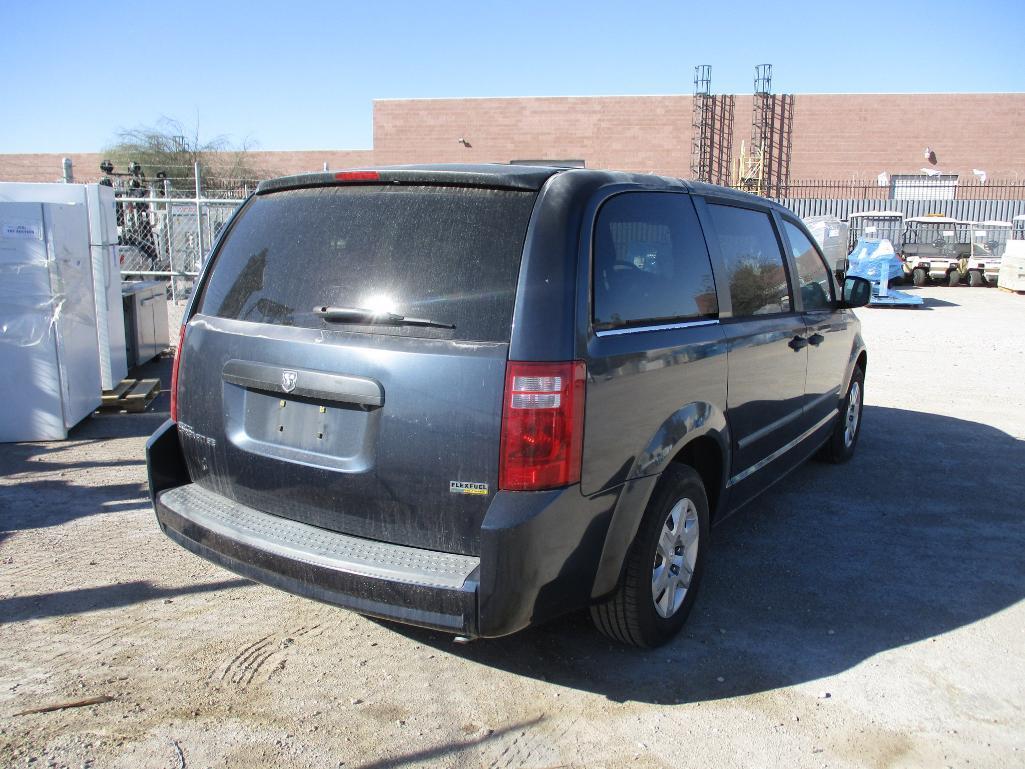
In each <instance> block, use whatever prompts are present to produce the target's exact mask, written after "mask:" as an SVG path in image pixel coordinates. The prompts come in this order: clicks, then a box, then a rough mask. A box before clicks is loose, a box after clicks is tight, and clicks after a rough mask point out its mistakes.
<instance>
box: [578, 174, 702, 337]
mask: <svg viewBox="0 0 1025 769" xmlns="http://www.w3.org/2000/svg"><path fill="white" fill-rule="evenodd" d="M718 313H719V305H718V302H717V300H716V296H715V283H714V282H713V279H712V268H711V265H710V263H709V260H708V250H707V248H706V247H705V241H704V237H703V236H702V234H701V228H700V226H699V224H698V219H697V215H696V214H695V213H694V204H693V203H692V202H691V200H690V196H688V195H680V194H675V193H658V192H631V193H624V194H622V195H617V196H615V197H613V198H612V199H610V200H609V201H608V202H606V203H605V204H604V205H603V206H602V207H601V209H600V211H599V212H598V218H597V221H596V222H595V225H594V325H595V328H597V329H605V328H615V327H621V326H631V325H634V326H636V325H651V324H654V323H665V322H680V321H686V320H694V319H703V318H715V317H717V316H718Z"/></svg>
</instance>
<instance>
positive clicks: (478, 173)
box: [256, 165, 560, 195]
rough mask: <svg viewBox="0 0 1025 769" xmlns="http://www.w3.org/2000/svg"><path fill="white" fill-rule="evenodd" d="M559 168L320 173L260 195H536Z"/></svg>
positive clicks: (279, 183) (276, 183)
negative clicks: (350, 187) (395, 190)
mask: <svg viewBox="0 0 1025 769" xmlns="http://www.w3.org/2000/svg"><path fill="white" fill-rule="evenodd" d="M559 172H560V169H558V168H530V167H526V166H520V167H516V166H498V165H496V166H493V167H488V166H462V167H460V166H455V167H451V166H450V167H449V168H444V167H441V168H439V167H433V168H432V167H391V168H365V169H347V170H345V171H321V172H318V173H311V174H297V175H295V176H283V177H280V178H277V179H268V180H267V181H263V182H260V184H259V186H258V187H257V188H256V194H257V195H264V194H267V193H269V192H280V191H282V190H292V189H299V188H303V187H332V186H336V185H343V184H355V185H367V184H375V185H381V184H422V185H430V186H439V187H481V188H487V189H498V190H529V191H537V190H539V189H541V186H542V185H543V184H544V183H545V182H546V181H547V180H548V178H549V177H551V176H553V175H554V174H556V173H559Z"/></svg>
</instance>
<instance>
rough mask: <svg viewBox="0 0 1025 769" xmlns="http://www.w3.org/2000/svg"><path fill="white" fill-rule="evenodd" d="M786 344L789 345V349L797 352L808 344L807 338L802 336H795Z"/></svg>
mask: <svg viewBox="0 0 1025 769" xmlns="http://www.w3.org/2000/svg"><path fill="white" fill-rule="evenodd" d="M787 344H788V345H790V349H791V350H793V351H794V352H797V351H798V350H803V349H804V348H805V347H807V346H808V340H807V339H805V338H804V337H803V336H795V337H794V338H793V339H791V340H790V341H789V342H787Z"/></svg>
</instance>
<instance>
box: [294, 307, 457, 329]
mask: <svg viewBox="0 0 1025 769" xmlns="http://www.w3.org/2000/svg"><path fill="white" fill-rule="evenodd" d="M313 314H314V315H316V316H317V317H318V318H323V319H324V320H326V321H328V322H330V323H362V324H366V325H371V326H373V325H392V326H427V327H428V328H455V326H454V325H452V324H451V323H439V322H438V321H436V320H429V319H428V318H410V317H408V316H406V315H399V314H398V313H394V312H380V311H378V310H369V309H366V308H363V307H326V306H321V307H314V308H313Z"/></svg>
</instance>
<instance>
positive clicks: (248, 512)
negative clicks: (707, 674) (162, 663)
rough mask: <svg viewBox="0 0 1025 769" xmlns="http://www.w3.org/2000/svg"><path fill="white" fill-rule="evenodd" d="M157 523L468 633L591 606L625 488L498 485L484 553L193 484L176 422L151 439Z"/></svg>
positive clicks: (377, 611) (347, 596)
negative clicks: (244, 500)
mask: <svg viewBox="0 0 1025 769" xmlns="http://www.w3.org/2000/svg"><path fill="white" fill-rule="evenodd" d="M146 451H147V465H148V469H149V480H150V493H151V497H152V500H153V507H154V510H155V511H156V516H157V521H158V522H159V524H160V528H161V530H162V531H163V532H164V533H165V534H166V535H167V536H168V537H170V538H171V539H172V540H174V541H175V542H177V543H178V544H180V545H181V546H182V547H184V548H186V549H188V550H190V551H192V552H193V553H196V554H197V555H199V556H202V557H203V558H206V559H207V560H209V561H212V562H213V563H216V564H218V565H220V566H223V567H224V568H226V569H229V570H231V571H233V572H235V573H237V574H240V575H242V576H244V577H247V578H249V579H252V580H255V581H257V582H261V583H264V584H267V585H270V586H272V587H277V588H280V589H282V590H285V591H288V592H290V593H294V594H296V595H300V596H304V597H307V598H312V599H315V600H318V601H323V602H325V603H329V604H333V605H336V606H341V607H344V608H347V609H351V610H353V611H357V612H359V613H361V614H368V615H371V616H375V617H380V618H383V619H390V620H396V621H398V622H404V623H407V624H411V625H419V626H422V627H428V628H433V629H435V630H442V631H446V632H452V633H456V634H459V635H465V636H470V637H475V636H486V637H495V636H502V635H507V634H509V633H512V632H515V631H517V630H520V629H522V628H523V627H526V626H527V625H530V624H534V623H537V622H541V621H544V620H546V619H549V618H550V617H553V616H556V615H558V614H561V613H564V612H566V611H569V610H572V609H576V608H581V607H583V606H586V605H587V603H588V602H589V600H590V594H591V589H592V586H593V585H594V581H595V574H596V571H597V568H598V560H599V558H600V555H601V552H602V546H603V543H604V540H605V534H606V532H607V529H608V523H609V519H610V516H611V512H612V509H613V507H614V506H615V504H616V501H617V499H618V497H619V491H618V489H617V490H613V491H609V492H604V493H603V494H600V495H596V496H594V497H591V498H587V497H583V496H582V495H581V494H580V491H579V487H576V486H574V487H570V488H567V489H560V490H555V491H546V492H517V493H509V492H500V493H498V494H497V495H496V496H495V498H494V499H493V500H492V504H491V506H490V508H489V510H488V514H487V516H486V518H485V520H484V523H483V525H482V530H481V555H480V557H479V558H478V557H475V556H466V555H452V554H448V553H439V552H434V551H429V550H424V549H420V548H414V547H408V546H402V545H395V544H390V543H382V542H375V541H372V540H367V539H362V538H359V537H352V536H349V535H345V534H340V533H336V532H331V531H327V530H325V529H320V528H317V527H313V526H309V525H307V524H303V523H299V522H296V521H290V520H287V519H283V518H280V517H278V516H274V515H271V514H269V513H263V512H261V511H258V510H254V509H252V508H248V507H245V506H242V505H239V504H238V503H236V502H234V501H232V500H230V499H228V498H226V497H224V496H221V495H218V494H216V493H214V492H212V491H209V490H207V489H204V488H201V487H199V486H197V485H196V484H193V483H191V481H190V479H189V476H188V471H187V469H186V467H185V461H184V457H183V456H182V455H181V448H180V444H179V441H178V431H177V426H176V425H175V424H174V423H173V422H167V423H165V424H164V425H163V426H162V427H161V428H160V429H159V430H158V431H157V432H156V433H155V434H154V435H153V437H152V438H150V440H149V442H148V443H147V447H146Z"/></svg>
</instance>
